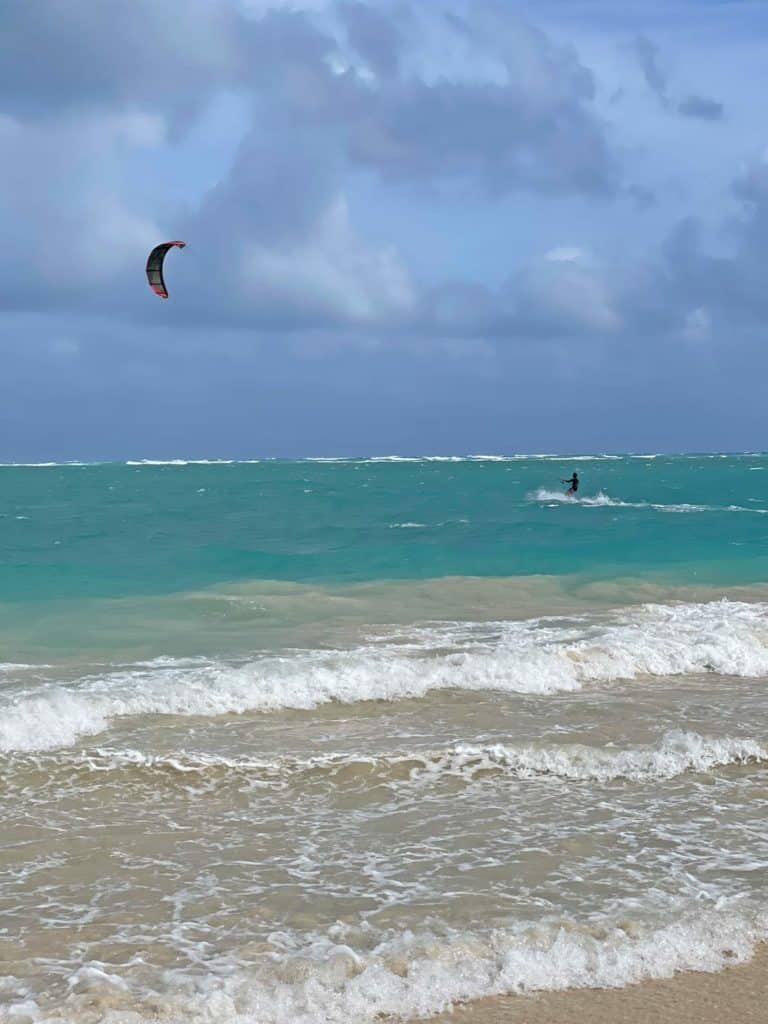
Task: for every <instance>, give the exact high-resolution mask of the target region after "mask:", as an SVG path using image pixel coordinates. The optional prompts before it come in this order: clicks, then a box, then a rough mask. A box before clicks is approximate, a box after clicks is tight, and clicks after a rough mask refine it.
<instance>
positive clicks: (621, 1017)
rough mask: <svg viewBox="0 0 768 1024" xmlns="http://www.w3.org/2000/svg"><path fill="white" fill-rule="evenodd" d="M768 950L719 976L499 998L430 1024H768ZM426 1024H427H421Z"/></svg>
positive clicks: (695, 975) (460, 1008)
mask: <svg viewBox="0 0 768 1024" xmlns="http://www.w3.org/2000/svg"><path fill="white" fill-rule="evenodd" d="M767 1002H768V948H766V947H762V949H761V950H760V951H759V952H758V954H757V955H756V956H755V957H754V959H752V960H750V961H749V962H748V963H745V964H738V965H736V966H734V967H730V968H728V969H727V970H724V971H720V972H719V973H716V974H701V973H690V974H680V975H676V976H675V977H674V978H669V979H666V980H664V981H648V982H644V983H643V984H641V985H630V986H628V987H627V988H620V989H571V990H569V991H565V992H541V993H537V994H536V995H533V996H500V997H494V998H489V999H481V1000H478V1001H477V1002H473V1003H468V1004H466V1005H464V1006H457V1007H456V1008H455V1009H454V1010H453V1011H452V1012H448V1013H442V1014H439V1015H438V1016H437V1017H432V1018H430V1019H429V1021H430V1024H583V1022H586V1021H589V1022H591V1024H667V1022H669V1021H674V1022H675V1024H720V1022H722V1021H730V1020H733V1021H739V1024H758V1022H759V1024H764V1022H765V1020H766V1019H768V1006H767ZM422 1024H423V1022H422Z"/></svg>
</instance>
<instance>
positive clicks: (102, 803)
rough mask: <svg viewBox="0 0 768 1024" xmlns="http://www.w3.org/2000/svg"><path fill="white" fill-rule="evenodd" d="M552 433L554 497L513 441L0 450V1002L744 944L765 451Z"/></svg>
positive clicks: (315, 990)
mask: <svg viewBox="0 0 768 1024" xmlns="http://www.w3.org/2000/svg"><path fill="white" fill-rule="evenodd" d="M576 465H577V466H578V467H579V469H580V472H581V473H582V474H583V481H584V483H583V490H584V494H585V500H583V501H581V502H579V503H574V502H563V501H562V500H560V499H559V498H558V499H557V500H556V498H555V497H553V496H552V495H551V494H548V493H546V489H547V488H549V487H551V486H552V479H551V478H552V477H554V478H555V483H556V482H557V479H558V478H559V476H561V475H562V476H566V475H570V469H571V468H572V466H573V463H572V461H569V462H567V463H566V462H564V463H562V464H559V463H557V462H555V461H553V460H551V459H549V458H541V459H531V460H511V461H490V460H484V461H464V462H449V461H445V462H434V461H423V462H419V461H415V462H404V463H403V462H380V461H370V460H369V461H351V462H342V463H292V464H279V463H277V464H276V463H267V464H252V465H233V464H222V465H188V464H182V465H175V466H174V465H170V466H167V465H165V466H97V467H45V468H42V467H40V468H25V469H2V470H0V480H2V481H3V483H4V495H5V503H6V508H5V509H4V510H3V511H4V513H5V519H3V520H1V521H0V522H3V523H6V524H8V525H9V526H10V529H9V530H8V531H7V533H6V551H5V559H4V561H5V563H6V571H5V572H4V573H3V577H2V578H3V588H4V594H3V596H4V598H5V603H4V605H3V608H2V616H1V617H0V641H2V651H3V653H2V660H3V661H4V663H5V664H4V665H3V667H2V672H1V673H0V705H2V710H3V714H2V717H1V718H0V758H1V759H2V765H3V774H2V789H0V815H1V816H2V821H3V828H2V831H1V832H0V877H2V879H3V884H2V886H1V887H0V960H2V972H0V979H1V980H0V1007H1V1008H0V1015H2V1014H6V1015H10V1018H11V1019H13V1020H14V1021H22V1022H23V1021H25V1020H42V1019H57V1020H61V1019H64V1020H68V1021H69V1020H72V1021H98V1020H102V1019H113V1020H115V1021H117V1020H120V1021H128V1020H130V1021H135V1022H140V1021H142V1020H149V1019H152V1020H155V1019H158V1018H161V1019H168V1020H182V1019H183V1020H185V1021H189V1020H196V1019H200V1020H202V1019H203V1018H206V1019H210V1018H214V1017H215V1019H216V1020H218V1021H228V1020H230V1021H234V1020H243V1021H246V1020H247V1021H251V1022H255V1024H258V1022H274V1024H282V1022H289V1021H290V1022H294V1021H298V1022H306V1024H309V1022H315V1021H320V1020H324V1021H359V1022H364V1021H372V1020H374V1019H375V1018H376V1015H377V1014H379V1013H390V1014H403V1015H415V1014H418V1013H428V1012H430V1011H434V1010H437V1009H439V1008H440V1007H441V1006H443V1005H445V1004H446V1003H447V1002H449V1001H450V1000H452V999H456V998H467V997H472V996H476V995H480V994H484V993H487V992H503V991H514V990H519V989H523V990H532V989H536V988H560V987H567V986H573V985H585V984H596V983H597V984H626V983H628V982H629V981H633V980H637V979H638V978H640V977H650V976H664V975H666V974H669V973H671V972H672V971H674V970H676V969H686V968H704V969H716V968H717V967H719V966H722V965H723V964H725V963H728V962H730V961H731V960H734V959H740V958H744V957H746V956H748V955H749V953H750V951H751V949H752V947H753V945H754V943H755V942H756V941H757V940H759V939H760V938H762V937H765V936H766V935H768V901H766V898H765V893H766V891H768V889H767V888H766V882H767V881H768V878H767V877H766V871H767V866H768V830H766V828H765V824H764V823H765V820H766V809H767V802H768V775H766V765H768V738H767V737H766V734H765V727H764V722H765V720H766V711H768V696H767V695H766V686H765V681H766V677H768V587H765V586H763V585H762V584H761V582H760V580H761V579H762V578H764V576H765V574H764V572H763V571H762V568H761V567H762V558H763V557H764V555H763V554H762V550H763V549H764V544H763V541H764V539H765V532H766V531H768V521H767V520H766V518H765V516H764V514H763V512H762V509H764V508H765V507H768V497H766V496H764V495H763V494H762V492H761V489H760V487H759V486H758V482H759V481H761V480H762V479H763V477H762V475H761V473H760V472H754V470H755V469H758V470H759V469H763V468H765V467H767V466H768V459H766V458H764V457H758V456H750V457H733V458H727V459H720V458H709V457H706V458H704V457H702V458H678V459H666V458H665V459H661V458H658V459H640V458H634V459H631V458H628V459H615V458H603V459H595V460H593V461H586V460H584V461H579V462H578V463H576ZM361 480H362V483H360V482H359V481H361ZM700 481H701V483H700ZM299 483H301V484H303V485H304V486H302V487H299V486H298V484H299ZM365 485H367V486H365ZM110 488H112V490H110ZM201 488H202V490H201ZM307 488H308V489H309V491H310V494H318V493H319V495H320V496H319V497H316V498H307V496H306V495H305V493H304V492H305V489H307ZM417 488H418V490H417ZM542 489H544V490H542ZM369 491H370V492H372V493H371V494H369V493H368V492H369ZM115 494H118V495H119V497H113V496H114V495H115ZM207 495H214V496H215V497H213V498H211V499H209V498H207V497H206V496H207ZM601 495H602V496H601ZM374 496H376V497H374ZM608 496H610V497H608ZM257 497H258V500H256V499H257ZM208 501H209V502H210V503H209V504H205V502H208ZM308 501H309V502H310V505H309V506H307V505H306V503H307V502H308ZM201 502H203V504H202V505H201ZM729 506H735V507H734V508H733V509H731V510H730V511H729V510H728V507H729ZM673 507H674V509H675V510H674V511H671V509H673ZM744 509H747V510H748V511H746V512H745V511H743V510H744ZM16 515H25V516H27V517H28V518H27V519H16V518H15V516H16ZM398 523H399V524H401V525H400V526H399V527H398V526H396V525H395V524H398ZM408 523H411V524H415V523H423V524H425V525H421V526H416V525H411V526H403V524H408ZM681 523H683V524H686V525H685V526H683V527H680V526H679V524H681ZM426 524H432V525H431V526H429V525H426ZM27 525H29V530H28V532H27V533H26V534H25V533H23V532H20V531H22V530H23V528H24V527H25V526H27ZM462 530H465V531H466V532H465V533H462V532H461V531H462ZM56 540H58V541H60V543H58V544H57V543H55V541H56ZM238 552H239V553H240V554H241V555H242V559H239V558H238ZM643 553H645V554H646V556H647V558H646V560H645V562H643V559H642V557H641V556H642V555H643ZM259 560H261V563H263V565H264V566H269V573H268V575H269V578H264V577H262V578H258V577H259V574H258V572H256V571H254V566H255V562H256V561H259ZM584 563H588V571H580V569H581V566H582V565H583V564H584ZM550 566H551V567H555V568H550ZM638 567H641V568H642V571H639V568H638ZM265 573H266V570H265ZM761 573H762V576H761ZM126 1014H128V1016H126Z"/></svg>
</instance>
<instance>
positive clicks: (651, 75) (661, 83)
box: [629, 35, 669, 108]
mask: <svg viewBox="0 0 768 1024" xmlns="http://www.w3.org/2000/svg"><path fill="white" fill-rule="evenodd" d="M629 46H630V50H631V52H632V53H633V54H634V56H635V58H636V59H637V61H638V63H639V65H640V69H641V71H642V72H643V76H644V78H645V82H646V85H647V86H648V88H649V89H650V90H651V92H652V93H654V95H655V96H656V98H657V99H658V101H659V103H661V105H662V106H663V107H665V108H666V107H667V106H668V104H669V100H668V97H667V75H666V73H665V72H664V70H663V69H662V67H661V61H660V57H659V48H658V46H656V44H655V43H654V42H652V41H651V40H650V39H649V38H648V36H645V35H638V36H635V37H634V39H632V40H631V42H630V44H629Z"/></svg>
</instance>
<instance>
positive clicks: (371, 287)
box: [241, 196, 415, 323]
mask: <svg viewBox="0 0 768 1024" xmlns="http://www.w3.org/2000/svg"><path fill="white" fill-rule="evenodd" d="M241 281H242V287H243V289H244V291H245V293H246V295H247V297H248V298H249V300H250V301H251V302H252V303H253V304H254V305H258V304H259V303H261V302H264V301H267V302H269V303H270V304H276V305H278V306H286V307H289V308H291V307H292V308H293V309H294V310H295V311H297V312H300V313H304V314H314V315H319V316H322V317H327V316H332V317H337V318H340V319H341V320H345V321H352V322H359V323H367V322H372V321H375V320H377V319H384V320H386V319H387V318H389V317H397V316H403V315H406V314H407V313H409V312H410V311H411V310H412V308H413V306H414V303H415V296H414V290H413V286H412V284H411V281H410V279H409V276H408V273H407V271H406V269H405V268H404V267H403V265H402V264H401V263H400V261H399V259H398V258H397V255H396V253H395V252H394V250H392V249H390V248H374V247H370V246H368V245H366V243H365V242H363V241H362V240H361V239H360V238H359V237H358V236H357V235H356V234H355V232H354V230H353V228H352V225H351V224H350V221H349V211H348V208H347V204H346V201H345V200H344V198H343V196H337V197H336V198H335V200H334V201H333V202H332V204H331V206H330V207H329V208H328V210H326V211H325V212H324V213H323V214H322V215H321V216H320V217H319V219H318V221H317V224H316V226H315V230H314V232H313V233H312V234H311V235H310V236H309V237H307V238H304V239H302V240H300V241H298V242H295V243H293V244H282V245H273V246H266V245H263V244H259V243H257V242H249V243H246V245H245V248H244V256H243V263H242V278H241Z"/></svg>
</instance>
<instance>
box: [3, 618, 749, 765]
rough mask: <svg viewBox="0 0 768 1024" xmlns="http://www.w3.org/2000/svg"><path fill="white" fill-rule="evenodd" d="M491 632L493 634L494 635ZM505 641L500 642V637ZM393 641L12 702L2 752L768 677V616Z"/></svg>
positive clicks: (78, 686)
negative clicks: (496, 694) (178, 725)
mask: <svg viewBox="0 0 768 1024" xmlns="http://www.w3.org/2000/svg"><path fill="white" fill-rule="evenodd" d="M489 630H490V632H489ZM494 631H495V632H494ZM407 636H408V637H409V638H410V639H409V640H408V641H407V642H403V639H402V636H398V635H396V634H395V633H394V632H392V633H390V634H389V639H387V636H385V637H384V638H383V639H380V640H378V641H377V642H375V643H369V644H366V645H364V646H360V647H356V648H352V649H350V650H336V651H317V650H313V651H298V652H295V653H293V654H291V655H286V656H283V657H275V656H272V657H261V658H258V659H254V660H252V661H249V662H244V663H235V664H232V663H226V662H220V661H211V662H206V661H201V662H199V663H192V664H190V662H189V660H183V661H179V662H176V661H174V660H173V659H168V658H166V659H162V660H160V661H157V662H150V663H148V664H143V665H138V664H135V665H131V666H128V667H126V668H124V669H118V670H114V671H109V672H106V673H104V674H101V675H98V676H88V677H85V678H83V679H81V680H79V681H77V682H76V683H74V684H67V685H60V686H56V685H48V686H47V687H40V686H39V685H38V687H37V689H35V690H25V691H14V693H13V694H12V695H8V696H4V698H3V699H2V701H1V702H0V711H1V712H2V715H1V717H0V751H6V752H8V751H14V750H44V749H48V748H53V747H58V746H63V745H70V744H72V743H73V742H75V740H76V739H77V738H78V737H80V736H86V735H94V734H96V733H99V732H101V731H103V730H104V729H105V728H106V727H107V726H108V724H109V722H110V721H111V720H112V719H115V718H120V717H125V716H138V715H160V714H162V715H185V716H188V715H200V716H216V715H225V714H231V713H242V712H246V711H264V712H266V711H275V710H278V709H282V708H294V709H311V708H314V707H317V706H319V705H321V704H325V703H328V702H331V701H336V702H340V703H354V702H357V701H370V700H379V701H381V700H385V701H395V700H403V699H409V698H418V697H423V696H424V695H425V694H427V693H429V692H430V691H436V690H449V689H457V690H497V691H502V692H508V693H524V694H538V695H542V696H544V695H548V694H554V693H558V692H560V693H562V692H568V691H575V690H580V689H582V688H583V687H584V686H586V685H599V684H605V683H610V682H612V681H615V680H618V679H626V680H630V679H635V678H638V677H642V676H677V675H687V674H695V673H703V672H712V673H717V674H720V675H734V676H744V677H759V676H763V675H768V605H766V604H757V603H756V604H746V603H741V602H729V601H719V602H711V603H708V604H680V605H644V606H641V607H638V608H633V609H628V610H626V611H623V612H621V613H619V612H614V613H610V614H608V615H602V616H599V615H595V616H591V617H582V618H579V619H573V620H570V622H569V623H567V624H563V623H562V622H560V621H559V620H547V619H533V620H528V621H525V622H508V623H497V624H495V626H493V627H490V626H489V624H484V625H483V626H482V627H479V626H473V625H472V624H469V623H464V624H461V623H458V624H447V625H445V626H430V627H425V628H422V629H416V628H414V629H410V630H409V631H408V634H407Z"/></svg>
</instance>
